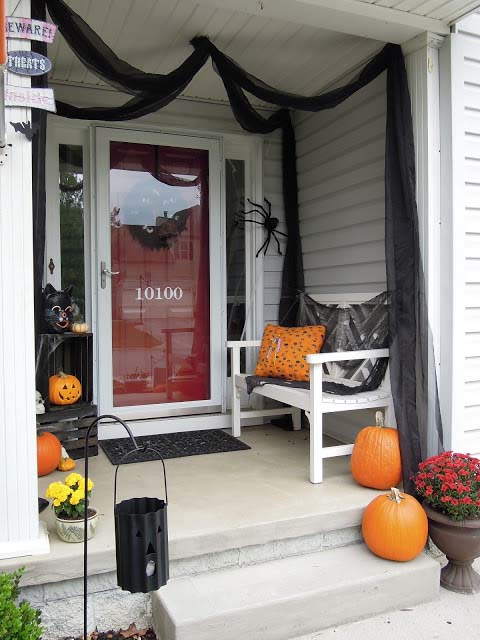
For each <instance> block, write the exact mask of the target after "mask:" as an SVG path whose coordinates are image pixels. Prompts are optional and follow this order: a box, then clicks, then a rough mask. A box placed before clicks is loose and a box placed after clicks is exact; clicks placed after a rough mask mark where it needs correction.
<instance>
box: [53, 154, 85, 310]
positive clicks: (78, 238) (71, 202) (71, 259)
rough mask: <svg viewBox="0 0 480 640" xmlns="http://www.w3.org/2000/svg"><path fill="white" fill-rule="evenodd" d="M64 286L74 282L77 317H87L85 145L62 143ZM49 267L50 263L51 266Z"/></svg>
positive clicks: (61, 236)
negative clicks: (84, 204)
mask: <svg viewBox="0 0 480 640" xmlns="http://www.w3.org/2000/svg"><path fill="white" fill-rule="evenodd" d="M59 169H60V171H59V173H60V176H59V186H60V259H61V265H62V280H61V283H62V288H63V289H64V288H65V287H67V286H69V285H73V293H72V298H73V303H74V318H75V319H77V318H82V319H84V318H85V254H84V206H83V147H82V146H80V145H71V144H61V145H59ZM47 267H48V265H47Z"/></svg>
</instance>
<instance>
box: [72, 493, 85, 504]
mask: <svg viewBox="0 0 480 640" xmlns="http://www.w3.org/2000/svg"><path fill="white" fill-rule="evenodd" d="M84 498H85V492H84V491H83V490H82V489H77V490H76V491H74V492H73V493H72V495H71V496H70V504H73V506H76V505H77V504H78V503H79V502H80V500H83V499H84Z"/></svg>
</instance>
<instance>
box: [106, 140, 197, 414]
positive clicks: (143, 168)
mask: <svg viewBox="0 0 480 640" xmlns="http://www.w3.org/2000/svg"><path fill="white" fill-rule="evenodd" d="M110 228H111V270H112V272H113V273H112V276H111V290H112V347H113V354H112V358H113V398H114V401H113V404H114V406H115V407H122V406H139V405H148V404H161V403H171V402H192V401H195V400H208V399H209V398H210V272H209V194H208V151H205V150H199V149H185V148H176V147H166V146H154V145H148V144H132V143H126V142H111V143H110Z"/></svg>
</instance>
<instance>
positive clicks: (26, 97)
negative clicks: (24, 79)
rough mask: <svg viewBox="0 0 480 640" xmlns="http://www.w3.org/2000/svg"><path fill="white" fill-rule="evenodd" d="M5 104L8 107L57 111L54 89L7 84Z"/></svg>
mask: <svg viewBox="0 0 480 640" xmlns="http://www.w3.org/2000/svg"><path fill="white" fill-rule="evenodd" d="M5 105H6V106H7V107H32V108H36V109H45V111H56V110H57V109H56V106H55V98H54V97H53V89H30V88H29V87H13V86H12V85H9V84H7V85H5Z"/></svg>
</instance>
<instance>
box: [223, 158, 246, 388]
mask: <svg viewBox="0 0 480 640" xmlns="http://www.w3.org/2000/svg"><path fill="white" fill-rule="evenodd" d="M225 193H226V226H227V234H226V235H227V243H226V245H227V246H226V261H227V339H228V340H240V339H241V338H242V336H243V330H244V327H245V309H246V305H245V302H246V301H245V295H246V294H245V224H244V222H243V215H242V211H244V210H245V161H244V160H230V159H227V160H226V161H225ZM229 355H230V354H228V368H227V375H230V357H229ZM241 358H242V360H244V358H245V350H244V349H242V351H241ZM243 365H244V363H243ZM243 365H242V366H243Z"/></svg>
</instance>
